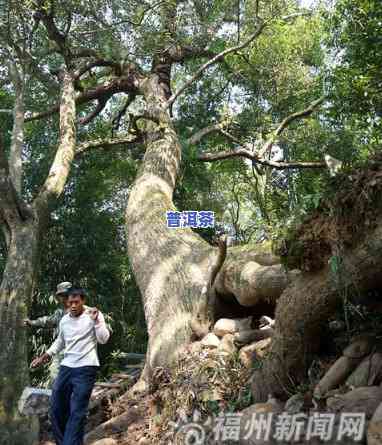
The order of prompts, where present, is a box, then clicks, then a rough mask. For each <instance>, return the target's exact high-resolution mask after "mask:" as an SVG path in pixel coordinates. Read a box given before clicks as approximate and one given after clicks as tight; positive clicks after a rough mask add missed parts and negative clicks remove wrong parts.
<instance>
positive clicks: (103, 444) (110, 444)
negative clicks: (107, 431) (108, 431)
mask: <svg viewBox="0 0 382 445" xmlns="http://www.w3.org/2000/svg"><path fill="white" fill-rule="evenodd" d="M92 445H117V442H116V441H115V440H114V439H111V438H106V439H101V440H97V442H93V443H92Z"/></svg>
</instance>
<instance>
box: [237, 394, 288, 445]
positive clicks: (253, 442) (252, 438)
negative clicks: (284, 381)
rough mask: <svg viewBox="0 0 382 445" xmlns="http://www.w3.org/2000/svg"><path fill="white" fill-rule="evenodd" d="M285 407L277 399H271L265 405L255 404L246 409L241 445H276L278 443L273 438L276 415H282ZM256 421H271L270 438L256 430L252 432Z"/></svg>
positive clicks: (242, 415) (242, 423)
mask: <svg viewBox="0 0 382 445" xmlns="http://www.w3.org/2000/svg"><path fill="white" fill-rule="evenodd" d="M282 410H283V405H282V403H281V402H279V401H278V400H277V399H274V398H271V397H270V398H269V399H268V401H267V402H265V403H255V404H254V405H252V406H250V407H248V408H246V409H244V410H243V411H242V412H241V419H240V439H239V444H240V445H274V444H277V443H279V442H277V441H276V440H275V439H274V438H273V434H274V431H275V423H276V417H275V414H276V413H281V412H282ZM254 419H255V420H256V421H257V420H260V419H261V420H263V421H265V422H266V421H267V419H270V426H271V427H270V431H269V437H266V436H265V433H263V434H261V433H260V434H258V432H257V431H256V429H253V431H251V425H253V423H254Z"/></svg>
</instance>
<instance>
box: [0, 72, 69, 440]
mask: <svg viewBox="0 0 382 445" xmlns="http://www.w3.org/2000/svg"><path fill="white" fill-rule="evenodd" d="M61 80H62V96H61V103H60V137H59V144H58V148H57V151H56V155H55V158H54V161H53V163H52V166H51V168H50V171H49V174H48V176H47V178H46V181H45V183H44V185H43V186H42V188H41V189H40V192H39V194H38V196H37V197H36V198H35V199H34V201H33V203H32V204H31V205H27V204H26V203H25V202H24V201H23V200H22V197H21V196H20V195H19V193H17V191H16V188H15V186H14V184H13V180H14V176H13V175H12V174H11V173H12V172H11V169H10V166H9V161H8V160H7V159H6V156H5V150H4V147H3V146H2V145H1V144H0V222H1V223H2V226H3V227H4V228H5V233H6V234H7V244H8V245H7V260H6V266H5V270H4V273H3V277H2V282H1V286H0V445H9V444H12V445H32V444H35V443H36V440H37V434H38V421H37V419H36V418H29V417H24V416H21V415H20V414H19V412H18V407H17V404H18V400H19V398H20V396H21V394H22V391H23V389H24V387H25V386H27V385H28V383H29V372H28V357H27V337H26V329H25V328H24V326H23V319H24V318H27V316H28V307H29V304H30V299H31V295H32V291H33V285H34V280H35V276H36V272H37V268H38V260H39V241H40V235H42V233H43V230H44V228H45V227H46V224H47V222H48V220H49V214H50V211H51V210H52V209H53V208H54V207H55V206H56V205H57V202H58V198H59V197H60V195H61V194H62V192H63V189H64V186H65V184H66V181H67V178H68V175H69V172H70V167H71V164H72V160H73V157H74V153H75V125H74V122H75V100H74V97H75V96H74V87H73V81H72V77H71V75H70V74H69V73H67V72H63V73H62V78H61ZM19 106H20V104H16V108H17V107H19ZM14 125H19V126H20V122H16V121H15V123H14ZM21 133H22V131H20V129H19V131H18V132H17V134H18V135H20V134H21ZM18 143H20V141H18ZM20 175H21V172H20V174H19V173H18V174H17V177H18V178H19V177H20Z"/></svg>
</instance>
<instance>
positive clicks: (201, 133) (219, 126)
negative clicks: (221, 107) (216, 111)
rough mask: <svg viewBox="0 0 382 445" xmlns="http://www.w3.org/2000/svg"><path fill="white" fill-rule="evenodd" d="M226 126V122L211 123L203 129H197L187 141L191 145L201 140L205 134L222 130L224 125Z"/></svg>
mask: <svg viewBox="0 0 382 445" xmlns="http://www.w3.org/2000/svg"><path fill="white" fill-rule="evenodd" d="M224 126H225V124H224V123H222V122H219V123H217V124H214V125H211V126H209V127H205V128H202V129H201V130H199V131H197V132H196V133H195V134H193V135H192V136H191V137H189V138H188V139H187V140H186V142H187V144H190V145H195V144H197V143H198V142H200V141H201V140H202V139H203V138H204V136H207V135H208V134H210V133H213V132H214V131H222V129H223V127H224Z"/></svg>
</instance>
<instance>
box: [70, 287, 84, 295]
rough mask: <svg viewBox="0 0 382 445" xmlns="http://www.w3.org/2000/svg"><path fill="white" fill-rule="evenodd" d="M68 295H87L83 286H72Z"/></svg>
mask: <svg viewBox="0 0 382 445" xmlns="http://www.w3.org/2000/svg"><path fill="white" fill-rule="evenodd" d="M68 295H80V296H81V297H86V291H85V289H84V288H83V287H72V288H71V289H70V291H69V292H68Z"/></svg>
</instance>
